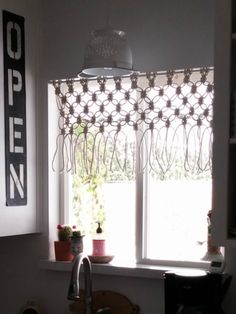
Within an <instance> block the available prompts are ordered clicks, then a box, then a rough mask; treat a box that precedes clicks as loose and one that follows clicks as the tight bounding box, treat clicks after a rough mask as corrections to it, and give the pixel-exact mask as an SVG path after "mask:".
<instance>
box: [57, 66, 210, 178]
mask: <svg viewBox="0 0 236 314" xmlns="http://www.w3.org/2000/svg"><path fill="white" fill-rule="evenodd" d="M52 84H53V86H54V88H55V96H56V104H57V107H58V128H59V133H58V137H57V140H56V149H55V155H54V158H53V167H54V163H55V158H56V156H58V154H59V157H60V160H61V167H60V170H61V171H64V170H66V171H72V172H76V171H79V172H80V171H83V172H86V173H88V174H91V173H94V172H97V171H115V170H117V169H119V170H122V171H127V169H129V171H136V170H137V169H139V171H143V170H144V169H145V168H146V167H148V168H149V170H150V171H154V172H155V173H157V174H160V175H162V176H163V175H165V173H167V172H168V170H170V169H171V168H172V169H173V167H176V166H177V165H178V164H179V165H181V167H183V168H184V169H185V170H187V171H191V172H197V173H199V172H201V171H205V170H209V169H211V160H212V118H213V69H208V68H201V69H187V70H183V71H166V72H155V73H145V74H140V75H138V74H134V75H132V76H130V77H126V78H119V77H117V78H112V79H104V78H100V79H97V80H89V79H88V80H85V79H68V80H63V81H59V80H58V81H53V82H52Z"/></svg>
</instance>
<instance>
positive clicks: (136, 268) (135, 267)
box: [39, 260, 203, 279]
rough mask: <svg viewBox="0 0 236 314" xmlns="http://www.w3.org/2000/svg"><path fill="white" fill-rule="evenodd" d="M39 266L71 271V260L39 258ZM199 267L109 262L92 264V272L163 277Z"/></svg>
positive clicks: (52, 269) (154, 277) (46, 268)
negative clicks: (168, 272) (169, 273)
mask: <svg viewBox="0 0 236 314" xmlns="http://www.w3.org/2000/svg"><path fill="white" fill-rule="evenodd" d="M39 267H40V268H41V269H44V270H51V271H68V272H69V271H71V270H72V263H71V262H59V261H55V260H40V261H39ZM202 270H203V269H202V268H201V269H200V268H199V269H196V268H194V269H193V268H188V267H170V266H156V265H144V264H132V265H119V264H115V263H109V264H92V272H93V274H99V275H111V276H125V277H139V278H152V279H163V275H164V273H165V272H167V271H173V272H180V271H188V272H189V271H193V272H196V271H202Z"/></svg>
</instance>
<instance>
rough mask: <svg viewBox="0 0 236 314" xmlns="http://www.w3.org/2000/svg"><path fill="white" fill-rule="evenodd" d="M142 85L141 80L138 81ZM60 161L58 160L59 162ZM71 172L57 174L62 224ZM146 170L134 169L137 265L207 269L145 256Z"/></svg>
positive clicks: (199, 263)
mask: <svg viewBox="0 0 236 314" xmlns="http://www.w3.org/2000/svg"><path fill="white" fill-rule="evenodd" d="M139 84H140V86H141V87H142V80H140V81H139ZM60 163H61V161H60V160H59V164H60ZM71 181H72V179H71V174H70V173H67V172H66V171H64V172H63V173H61V174H60V175H59V187H60V196H59V198H60V200H59V204H60V213H59V217H60V221H61V222H62V223H64V224H66V223H68V221H69V211H70V210H71V208H70V207H71V206H70V205H71V203H70V201H69V200H70V199H71V192H70V188H69V186H70V184H71ZM147 182H148V178H147V171H144V172H143V173H139V171H138V170H137V169H136V182H135V187H136V196H135V202H136V205H135V206H136V208H135V213H136V217H135V243H134V245H136V256H135V258H136V263H137V265H139V264H140V265H155V266H168V267H188V268H197V269H206V270H207V269H209V264H210V262H209V261H197V262H195V261H177V260H159V259H157V260H153V259H149V258H147V231H146V230H147V212H146V211H147V206H146V205H147V202H148V200H147V197H146V195H147V188H148V183H147Z"/></svg>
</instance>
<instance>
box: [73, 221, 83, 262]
mask: <svg viewBox="0 0 236 314" xmlns="http://www.w3.org/2000/svg"><path fill="white" fill-rule="evenodd" d="M72 228H73V231H72V236H71V252H72V254H73V255H74V256H76V255H77V254H79V253H82V252H83V237H84V236H83V235H81V232H80V231H79V230H76V226H73V227H72Z"/></svg>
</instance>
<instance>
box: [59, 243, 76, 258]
mask: <svg viewBox="0 0 236 314" xmlns="http://www.w3.org/2000/svg"><path fill="white" fill-rule="evenodd" d="M54 249H55V258H56V261H72V260H73V258H74V255H73V254H72V253H71V243H70V241H55V242H54Z"/></svg>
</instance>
